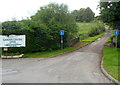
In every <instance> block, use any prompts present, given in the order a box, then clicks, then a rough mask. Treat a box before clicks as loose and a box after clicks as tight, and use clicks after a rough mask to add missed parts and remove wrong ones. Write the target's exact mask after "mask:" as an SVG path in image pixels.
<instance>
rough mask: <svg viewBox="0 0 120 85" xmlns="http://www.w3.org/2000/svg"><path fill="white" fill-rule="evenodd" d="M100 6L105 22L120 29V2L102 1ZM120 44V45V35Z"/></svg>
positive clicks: (119, 39) (119, 44) (119, 40)
mask: <svg viewBox="0 0 120 85" xmlns="http://www.w3.org/2000/svg"><path fill="white" fill-rule="evenodd" d="M99 8H100V14H101V15H100V17H101V19H102V20H103V22H105V23H107V24H108V25H110V26H112V27H113V28H114V29H119V30H120V2H100V4H99ZM118 46H119V47H120V35H119V36H118Z"/></svg>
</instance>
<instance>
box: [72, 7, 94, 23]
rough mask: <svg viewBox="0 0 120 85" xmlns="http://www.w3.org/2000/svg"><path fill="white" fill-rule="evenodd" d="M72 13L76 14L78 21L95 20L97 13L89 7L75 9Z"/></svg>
mask: <svg viewBox="0 0 120 85" xmlns="http://www.w3.org/2000/svg"><path fill="white" fill-rule="evenodd" d="M72 14H73V15H74V17H75V19H76V21H77V22H90V21H92V20H94V15H95V14H94V13H93V11H92V10H91V9H90V8H89V7H87V8H86V9H85V8H81V9H80V10H74V11H73V12H72Z"/></svg>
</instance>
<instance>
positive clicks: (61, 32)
mask: <svg viewBox="0 0 120 85" xmlns="http://www.w3.org/2000/svg"><path fill="white" fill-rule="evenodd" d="M64 34H65V33H64V30H60V35H61V49H63V35H64Z"/></svg>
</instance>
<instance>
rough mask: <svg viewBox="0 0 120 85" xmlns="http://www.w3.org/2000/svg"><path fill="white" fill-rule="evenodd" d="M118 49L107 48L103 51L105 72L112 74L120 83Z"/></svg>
mask: <svg viewBox="0 0 120 85" xmlns="http://www.w3.org/2000/svg"><path fill="white" fill-rule="evenodd" d="M118 49H119V50H120V48H112V47H105V48H104V51H103V66H104V68H105V70H106V71H107V72H108V74H110V75H111V76H112V77H114V78H115V79H117V80H119V81H120V78H118V67H119V64H118Z"/></svg>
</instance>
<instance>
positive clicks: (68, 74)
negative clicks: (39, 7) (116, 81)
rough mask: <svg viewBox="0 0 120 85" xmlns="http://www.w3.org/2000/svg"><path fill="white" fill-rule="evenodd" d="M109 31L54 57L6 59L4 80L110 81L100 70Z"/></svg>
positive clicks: (22, 81) (8, 81) (4, 81)
mask: <svg viewBox="0 0 120 85" xmlns="http://www.w3.org/2000/svg"><path fill="white" fill-rule="evenodd" d="M110 34H111V33H110V32H106V33H105V35H104V36H103V37H102V38H101V39H99V40H97V41H96V42H93V43H92V44H90V45H88V46H85V47H83V48H80V49H79V50H77V51H75V52H72V53H69V54H65V55H61V56H58V57H54V58H48V59H44V58H25V59H9V60H3V61H2V62H3V68H4V69H3V70H4V71H3V83H111V82H110V81H109V80H108V79H107V78H106V77H105V76H104V75H103V74H102V72H101V70H100V60H101V52H102V48H103V46H104V44H105V42H106V40H107V39H108V38H109V36H110Z"/></svg>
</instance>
